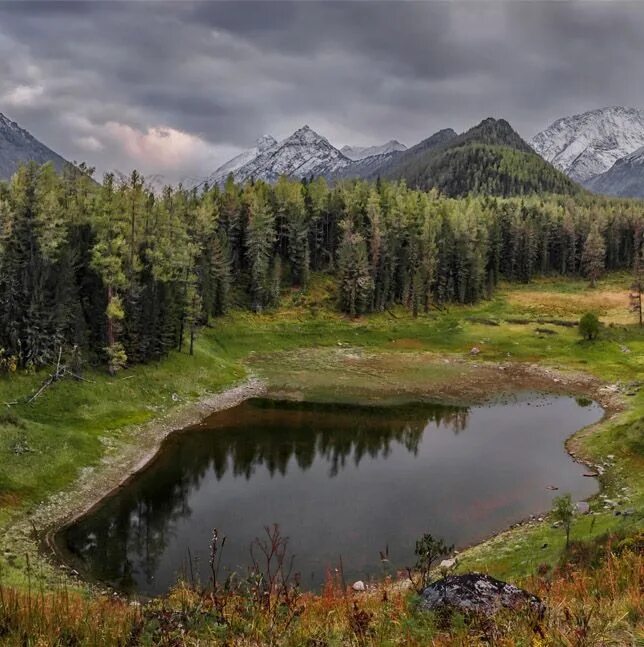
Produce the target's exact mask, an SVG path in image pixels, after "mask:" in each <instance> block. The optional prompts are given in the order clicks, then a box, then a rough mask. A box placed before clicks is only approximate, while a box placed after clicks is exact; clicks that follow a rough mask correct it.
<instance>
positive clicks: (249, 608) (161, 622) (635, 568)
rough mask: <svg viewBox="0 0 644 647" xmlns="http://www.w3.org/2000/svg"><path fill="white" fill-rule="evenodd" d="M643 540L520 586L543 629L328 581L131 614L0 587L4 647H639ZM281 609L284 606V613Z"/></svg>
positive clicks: (610, 543) (394, 587) (103, 603)
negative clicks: (442, 611)
mask: <svg viewBox="0 0 644 647" xmlns="http://www.w3.org/2000/svg"><path fill="white" fill-rule="evenodd" d="M643 547H644V536H642V535H639V536H631V537H630V538H617V537H609V538H604V539H603V540H601V541H598V542H594V543H587V544H576V545H574V546H573V547H572V550H571V552H570V554H569V555H568V558H567V561H566V562H564V563H562V565H561V566H560V567H558V568H557V569H556V570H555V571H553V572H550V571H549V570H548V569H545V568H544V569H542V572H541V573H540V574H538V575H535V576H533V577H531V578H529V579H528V580H526V581H524V582H521V584H522V585H523V586H525V587H526V588H527V589H528V590H530V591H532V592H534V593H536V594H537V595H539V596H540V597H541V598H542V599H543V600H544V602H545V603H546V606H547V611H546V614H545V616H544V617H543V618H542V619H535V618H534V617H532V616H528V615H526V614H522V613H520V612H515V613H510V612H508V613H506V614H501V615H499V616H497V617H496V618H494V619H492V620H490V619H484V618H463V617H451V618H445V617H440V618H439V617H435V616H433V615H432V614H428V613H426V612H422V611H419V610H418V609H417V608H416V605H415V601H414V597H413V594H411V593H409V592H408V590H407V589H406V588H405V587H403V586H400V584H399V583H398V582H397V581H393V580H384V581H382V582H380V583H378V584H375V585H373V586H372V587H371V588H370V589H369V590H368V591H367V592H366V593H354V592H353V591H351V590H347V589H346V588H345V587H344V586H342V585H341V583H340V581H339V578H337V577H336V578H335V579H331V578H330V579H329V582H328V584H327V586H326V587H325V589H324V590H323V592H322V593H321V594H319V595H315V594H303V595H299V596H294V597H292V598H289V599H288V600H286V601H285V599H284V598H283V597H281V598H280V595H279V594H277V593H276V594H275V596H276V597H275V599H274V600H272V601H271V603H270V604H267V601H266V600H264V599H262V598H261V597H257V596H256V595H254V594H253V590H252V588H245V589H244V588H241V589H234V590H232V591H229V592H226V591H223V590H222V591H220V592H219V594H217V595H216V596H213V594H212V593H210V592H197V591H194V590H192V589H190V588H187V587H179V588H177V589H176V590H175V591H174V592H173V593H172V594H171V595H170V596H168V597H167V598H165V599H161V600H155V601H153V602H150V603H149V604H146V605H143V606H140V607H139V606H133V605H129V604H127V603H125V602H122V601H120V600H117V599H111V598H108V597H102V598H85V597H82V596H80V595H78V594H72V593H68V592H67V591H65V590H62V591H59V592H54V593H47V594H45V593H42V592H40V593H37V594H34V593H29V592H26V593H25V592H22V593H18V592H16V591H15V590H12V589H7V588H3V587H0V643H2V644H3V645H39V646H43V647H45V646H52V647H53V646H54V645H124V646H125V645H132V646H134V645H155V646H157V647H164V646H173V647H175V646H176V647H180V646H183V645H229V646H230V647H233V646H234V647H242V646H244V647H245V646H251V645H253V646H259V645H275V646H284V647H296V646H297V647H300V646H302V645H309V646H311V647H332V646H334V645H343V646H345V645H347V646H351V645H355V646H356V647H362V646H365V645H373V646H376V645H391V646H397V645H411V646H415V645H417V646H419V647H420V646H421V645H423V646H427V645H433V646H435V647H447V646H457V647H458V646H461V647H466V646H467V647H469V646H476V645H490V644H492V645H496V646H499V647H520V646H527V645H530V646H531V647H541V646H545V645H552V646H555V645H557V646H560V645H561V646H565V647H600V646H601V647H627V646H633V647H634V646H635V645H641V642H638V641H641V639H642V637H644V634H643V633H642V630H643V628H644V625H643V617H644V616H643V614H644V606H643V605H644V596H643V591H644V555H643ZM280 600H281V602H280Z"/></svg>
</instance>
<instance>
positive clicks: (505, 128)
mask: <svg viewBox="0 0 644 647" xmlns="http://www.w3.org/2000/svg"><path fill="white" fill-rule="evenodd" d="M411 151H413V149H410V152H411ZM381 176H382V177H383V178H387V179H392V180H405V181H406V182H407V183H408V184H409V186H412V187H414V188H418V189H423V190H427V189H432V188H437V189H438V190H439V191H441V193H445V194H446V195H450V196H464V195H467V194H468V193H477V194H487V195H498V196H511V195H528V194H532V193H559V194H576V193H579V192H580V191H581V188H580V187H579V186H578V185H576V184H575V183H574V182H573V181H572V180H570V179H569V178H568V177H566V176H565V175H564V174H563V173H562V172H561V171H558V170H557V169H555V168H554V167H553V166H552V165H550V164H549V163H547V162H546V161H544V160H543V159H542V158H541V157H539V156H538V155H537V154H536V153H535V152H534V151H533V150H532V149H531V148H530V146H529V145H528V144H527V143H526V142H525V141H524V140H523V139H521V137H520V136H519V135H518V134H517V133H516V132H515V131H514V130H513V129H512V127H511V126H510V124H508V122H507V121H505V120H503V119H499V120H496V119H491V118H490V119H485V120H484V121H482V122H481V123H480V124H479V125H478V126H475V127H474V128H471V129H470V130H468V131H467V132H465V133H462V134H461V135H457V136H454V137H446V138H445V140H444V141H441V142H440V143H439V144H438V145H437V146H431V147H427V148H426V149H425V150H420V151H416V152H414V153H413V154H412V155H407V154H406V153H405V154H403V155H401V156H400V157H399V158H397V159H396V160H394V162H393V163H392V164H391V165H390V166H389V167H388V168H386V169H382V171H381Z"/></svg>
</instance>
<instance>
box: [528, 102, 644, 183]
mask: <svg viewBox="0 0 644 647" xmlns="http://www.w3.org/2000/svg"><path fill="white" fill-rule="evenodd" d="M530 144H531V145H532V147H533V148H534V149H535V151H537V153H539V155H541V157H543V158H544V159H545V160H547V161H548V162H550V163H552V164H553V165H554V166H556V167H557V168H558V169H560V170H562V171H563V172H564V173H566V174H567V175H569V176H570V177H571V178H572V179H573V180H577V181H579V182H586V181H587V180H590V178H592V177H594V176H596V175H599V174H600V173H604V172H606V171H607V170H608V169H610V168H611V167H612V166H613V165H614V164H615V162H616V161H617V160H619V159H620V158H622V157H625V156H627V155H629V154H630V153H633V152H634V151H635V150H637V149H638V148H640V147H641V146H644V110H638V109H636V108H622V107H612V108H600V109H598V110H591V111H589V112H584V113H583V114H580V115H573V116H571V117H563V118H562V119H558V120H557V121H555V122H554V123H553V124H551V125H550V126H549V127H548V128H546V129H545V130H544V131H542V132H540V133H539V134H537V135H536V136H535V137H533V139H532V140H531V142H530Z"/></svg>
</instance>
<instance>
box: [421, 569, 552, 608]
mask: <svg viewBox="0 0 644 647" xmlns="http://www.w3.org/2000/svg"><path fill="white" fill-rule="evenodd" d="M420 608H421V609H423V610H424V611H454V612H457V613H465V614H478V615H483V616H488V617H489V616H493V615H494V614H495V613H497V612H498V611H500V610H501V609H512V610H519V609H526V608H528V609H530V610H532V611H533V612H534V613H536V614H538V615H539V616H542V615H543V613H544V611H545V606H544V604H543V602H541V600H540V599H539V598H538V597H537V596H536V595H532V594H531V593H528V592H527V591H524V590H523V589H520V588H518V587H516V586H514V585H512V584H508V583H507V582H502V581H501V580H497V579H495V578H493V577H490V576H489V575H484V574H482V573H467V574H465V575H448V576H447V577H445V578H443V579H441V580H438V581H437V582H434V583H433V584H430V585H429V586H428V587H427V588H426V589H425V590H424V591H423V594H422V599H421V602H420Z"/></svg>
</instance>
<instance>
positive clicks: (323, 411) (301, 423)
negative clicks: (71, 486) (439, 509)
mask: <svg viewBox="0 0 644 647" xmlns="http://www.w3.org/2000/svg"><path fill="white" fill-rule="evenodd" d="M222 413H225V415H223V416H219V415H218V416H217V417H215V418H213V419H212V422H213V425H214V426H215V427H216V429H215V430H214V431H212V430H209V429H208V428H206V429H199V430H196V431H193V432H187V433H185V434H182V435H181V436H176V437H173V438H172V439H171V440H170V442H168V443H167V445H166V446H165V448H164V450H163V452H162V453H161V455H160V456H159V458H158V459H157V460H156V461H155V463H154V465H153V466H152V467H151V468H150V469H149V470H146V471H145V472H144V473H143V474H142V475H141V476H139V477H138V478H137V479H136V480H135V481H134V482H133V483H132V484H130V485H129V486H128V487H126V488H125V489H124V490H122V491H121V492H120V493H119V494H118V495H117V496H115V497H113V498H111V499H109V500H108V501H106V502H105V504H104V505H103V506H102V507H101V508H100V509H98V510H97V511H96V512H94V513H93V514H91V515H90V516H89V517H87V518H85V519H83V520H81V521H80V522H79V523H77V524H76V525H74V526H73V527H72V528H70V529H69V530H68V531H67V542H68V545H69V547H70V548H71V549H72V550H73V552H74V553H76V554H78V555H79V556H80V557H81V558H82V559H83V561H84V562H85V563H86V564H87V565H88V567H89V569H90V571H91V572H92V574H93V575H95V576H96V577H98V578H99V579H103V580H106V581H109V582H112V583H114V584H115V585H117V586H118V587H119V588H121V589H123V590H132V589H134V588H136V586H135V583H136V580H137V579H139V580H140V579H143V580H145V581H146V582H148V583H150V582H152V581H153V577H154V575H155V573H156V572H157V569H158V567H159V560H160V557H161V555H162V554H163V552H164V550H165V547H166V546H167V545H168V543H169V542H170V540H171V539H172V536H173V534H174V529H175V527H176V521H177V520H179V519H181V518H185V517H189V516H190V515H191V514H192V511H191V509H190V506H189V504H188V501H189V497H190V493H191V492H192V491H193V490H197V489H199V487H200V485H201V483H202V481H203V479H204V478H205V477H206V475H207V473H208V472H209V470H211V469H212V471H213V472H214V474H215V476H216V478H217V480H221V479H222V478H223V477H224V475H225V474H226V473H227V472H228V471H229V470H230V471H231V472H232V474H233V475H235V476H241V477H244V478H246V479H250V477H251V476H252V475H253V473H254V472H255V470H256V469H258V468H259V467H263V468H265V469H266V470H267V471H268V472H269V474H270V475H271V476H274V475H275V474H282V475H285V474H286V473H287V471H288V469H289V466H290V467H291V468H292V467H293V466H292V460H293V459H294V461H295V463H296V465H297V466H298V468H299V469H300V470H302V471H306V470H308V469H310V468H311V466H312V465H313V463H314V462H315V459H316V457H317V456H319V457H323V458H324V460H326V461H327V462H328V463H329V476H331V477H333V476H335V475H337V474H338V473H339V472H340V471H341V470H342V469H344V467H345V466H346V465H347V462H348V461H350V460H352V461H353V463H354V464H355V465H356V466H357V465H359V464H360V462H361V461H362V460H363V459H364V458H365V457H366V456H368V457H370V458H372V459H377V458H386V457H387V456H389V455H390V453H391V452H392V450H393V448H394V447H395V446H400V447H404V448H405V449H406V450H407V451H408V452H410V453H412V454H414V455H416V454H417V453H418V449H419V446H420V442H421V440H422V437H423V433H424V431H425V429H426V428H427V426H428V425H430V424H433V425H435V426H436V427H441V426H442V427H446V428H448V429H451V430H452V431H453V432H454V433H459V432H460V431H462V430H463V429H465V427H466V425H467V418H468V410H467V409H464V408H459V407H448V406H414V407H391V408H377V409H375V408H374V409H372V408H357V407H356V408H349V407H339V408H338V407H330V406H326V407H323V406H306V405H299V406H297V407H295V406H293V405H286V406H285V405H284V404H282V403H277V404H276V403H266V402H263V401H261V402H257V403H255V404H252V403H247V404H245V405H242V406H240V407H237V408H236V409H233V410H230V411H229V412H222Z"/></svg>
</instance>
